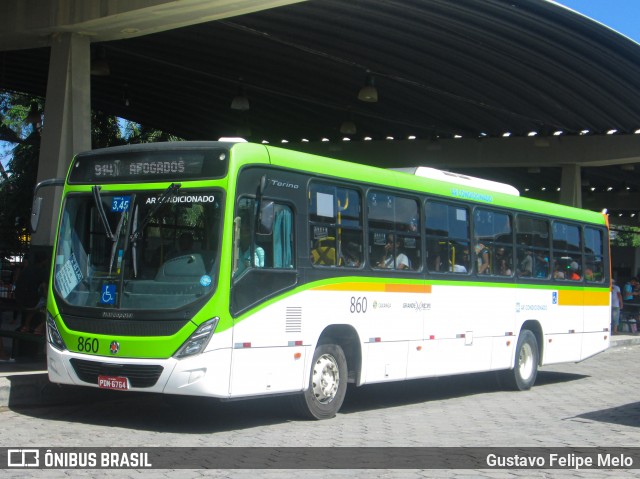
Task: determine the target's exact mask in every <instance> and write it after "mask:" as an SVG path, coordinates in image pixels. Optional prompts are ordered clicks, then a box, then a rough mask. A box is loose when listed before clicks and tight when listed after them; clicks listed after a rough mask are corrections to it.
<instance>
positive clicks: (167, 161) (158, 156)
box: [69, 149, 228, 184]
mask: <svg viewBox="0 0 640 479" xmlns="http://www.w3.org/2000/svg"><path fill="white" fill-rule="evenodd" d="M227 158H228V153H227V151H225V150H221V149H215V150H185V151H180V150H176V151H163V152H161V153H160V152H154V154H149V153H148V152H126V153H125V152H123V153H119V154H112V155H109V156H107V155H105V154H95V155H94V154H92V153H91V152H90V153H86V154H82V155H78V157H76V161H75V163H74V165H73V167H72V168H71V171H70V172H69V183H72V184H73V183H89V184H92V183H99V184H102V183H131V182H138V181H180V180H198V179H204V178H207V179H210V178H221V177H223V176H225V174H226V170H227V163H228V162H227Z"/></svg>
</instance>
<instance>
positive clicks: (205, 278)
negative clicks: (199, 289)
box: [200, 274, 211, 288]
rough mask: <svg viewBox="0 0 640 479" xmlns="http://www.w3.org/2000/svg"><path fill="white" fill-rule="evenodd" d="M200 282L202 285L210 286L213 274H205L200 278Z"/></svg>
mask: <svg viewBox="0 0 640 479" xmlns="http://www.w3.org/2000/svg"><path fill="white" fill-rule="evenodd" d="M200 284H201V285H202V286H204V287H205V288H206V287H207V286H210V285H211V276H209V275H208V274H205V275H203V276H202V277H201V278H200Z"/></svg>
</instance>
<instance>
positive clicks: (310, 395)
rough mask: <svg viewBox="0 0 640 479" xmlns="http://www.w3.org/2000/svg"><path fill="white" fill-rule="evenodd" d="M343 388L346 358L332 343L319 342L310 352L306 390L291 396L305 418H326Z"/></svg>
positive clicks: (341, 398)
mask: <svg viewBox="0 0 640 479" xmlns="http://www.w3.org/2000/svg"><path fill="white" fill-rule="evenodd" d="M346 390H347V359H346V358H345V355H344V352H343V351H342V348H341V347H340V346H338V345H336V344H320V345H318V347H317V348H316V350H315V352H314V354H313V363H312V364H311V374H310V377H309V385H308V387H307V390H306V391H304V392H303V393H302V394H300V395H298V396H296V397H295V400H294V401H295V406H296V409H297V410H298V412H299V413H300V414H301V415H302V416H304V417H306V418H309V419H330V418H332V417H334V416H335V415H336V414H337V412H338V411H339V410H340V407H341V406H342V402H343V401H344V397H345V394H346Z"/></svg>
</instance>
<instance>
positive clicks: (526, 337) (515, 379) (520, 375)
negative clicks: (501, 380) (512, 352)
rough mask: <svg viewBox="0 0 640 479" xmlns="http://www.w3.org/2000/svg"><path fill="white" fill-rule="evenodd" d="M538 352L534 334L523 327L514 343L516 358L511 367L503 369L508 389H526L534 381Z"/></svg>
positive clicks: (529, 387)
mask: <svg viewBox="0 0 640 479" xmlns="http://www.w3.org/2000/svg"><path fill="white" fill-rule="evenodd" d="M539 358H540V353H539V350H538V340H537V339H536V336H535V335H534V334H533V333H532V332H531V331H529V330H528V329H525V330H523V331H521V332H520V337H519V338H518V344H517V345H516V360H515V364H514V366H513V369H510V370H508V371H505V373H506V380H507V381H506V383H507V386H509V388H510V389H513V390H516V391H527V390H529V389H531V387H532V386H533V384H534V383H535V382H536V376H537V375H538V363H539Z"/></svg>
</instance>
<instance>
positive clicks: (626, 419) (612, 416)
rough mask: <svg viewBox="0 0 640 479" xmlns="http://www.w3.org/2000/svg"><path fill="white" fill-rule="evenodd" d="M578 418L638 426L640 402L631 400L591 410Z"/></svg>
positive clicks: (639, 425) (639, 421)
mask: <svg viewBox="0 0 640 479" xmlns="http://www.w3.org/2000/svg"><path fill="white" fill-rule="evenodd" d="M575 417H576V418H580V419H589V420H591V421H598V422H606V423H610V424H618V425H621V426H631V427H640V402H633V403H629V404H625V405H623V406H618V407H614V408H609V409H601V410H599V411H592V412H589V413H586V414H581V415H580V416H575Z"/></svg>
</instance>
